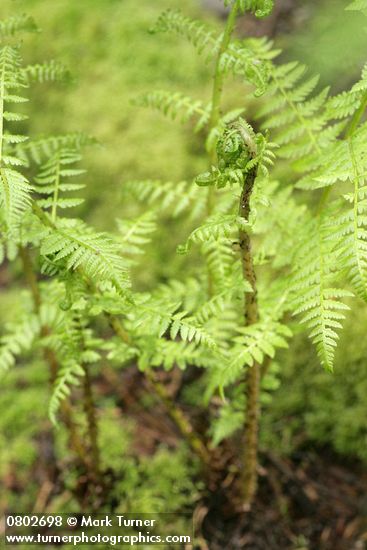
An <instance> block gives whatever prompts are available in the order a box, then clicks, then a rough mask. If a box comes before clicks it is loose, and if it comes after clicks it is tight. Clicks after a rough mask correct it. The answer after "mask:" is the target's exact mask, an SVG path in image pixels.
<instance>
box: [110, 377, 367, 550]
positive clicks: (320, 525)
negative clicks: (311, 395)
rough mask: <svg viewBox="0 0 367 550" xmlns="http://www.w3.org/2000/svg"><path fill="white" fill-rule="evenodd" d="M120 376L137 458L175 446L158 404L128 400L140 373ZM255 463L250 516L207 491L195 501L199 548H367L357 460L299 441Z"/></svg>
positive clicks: (366, 501)
mask: <svg viewBox="0 0 367 550" xmlns="http://www.w3.org/2000/svg"><path fill="white" fill-rule="evenodd" d="M123 378H124V381H123V383H122V384H121V385H120V384H119V385H118V387H119V388H120V389H121V391H122V393H123V395H121V398H122V400H121V402H120V406H121V407H122V408H123V409H124V414H125V415H126V414H127V415H130V414H131V416H132V417H133V418H134V421H135V422H136V425H137V437H136V449H135V450H136V451H137V452H138V454H149V453H152V452H154V450H155V448H156V447H157V445H159V444H161V443H164V444H166V445H168V446H171V447H175V446H176V445H177V444H178V443H179V440H180V436H179V434H178V432H177V430H176V428H175V426H174V425H173V423H171V421H170V420H169V418H168V416H167V413H166V411H165V409H164V407H163V406H157V407H154V408H153V409H150V410H149V411H148V410H144V408H143V407H140V406H139V403H138V402H137V401H136V400H135V399H133V400H131V396H133V395H134V396H136V395H137V394H136V393H135V390H136V389H137V386H139V388H140V391H141V390H142V389H143V387H144V383H142V382H143V381H142V379H141V375H139V373H136V371H135V374H132V376H130V377H129V373H128V372H126V371H125V374H124V375H123ZM134 386H135V388H134V389H133V387H134ZM114 388H115V389H116V386H115V384H114ZM106 389H107V388H106ZM107 391H108V390H107ZM143 391H144V390H143ZM138 393H139V390H138ZM174 393H175V392H174ZM187 412H189V411H187ZM260 462H261V468H260V471H259V491H258V496H257V499H256V502H255V504H254V506H253V509H252V511H251V512H250V513H242V514H231V513H227V512H228V511H227V510H225V509H223V507H222V504H218V498H217V497H216V495H213V494H210V493H209V494H207V495H205V496H204V497H203V500H202V501H200V502H199V503H198V504H197V508H196V510H195V512H194V518H196V519H195V523H196V531H197V533H198V534H199V538H200V539H201V542H200V543H199V546H197V548H198V550H199V549H200V550H223V549H226V550H240V549H246V550H365V549H366V548H367V471H366V468H365V467H363V465H361V464H360V463H359V462H358V461H357V460H355V461H354V460H353V459H351V458H349V459H348V460H346V459H344V458H342V457H339V456H337V455H336V454H335V453H334V452H333V451H331V450H330V449H315V447H314V446H313V445H312V444H311V443H309V442H308V443H307V442H306V443H304V444H303V446H302V448H301V449H298V450H297V451H296V452H294V454H293V455H292V456H288V457H284V456H279V455H277V454H276V453H275V452H273V451H270V450H263V451H262V453H261V458H260ZM219 501H220V499H219Z"/></svg>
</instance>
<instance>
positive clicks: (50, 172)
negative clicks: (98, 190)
mask: <svg viewBox="0 0 367 550" xmlns="http://www.w3.org/2000/svg"><path fill="white" fill-rule="evenodd" d="M80 160H81V156H80V155H79V154H78V153H77V152H76V151H74V150H67V149H61V150H60V151H58V152H56V153H55V154H53V155H52V156H51V158H50V159H49V160H48V161H47V162H46V163H45V164H44V165H43V166H42V168H41V171H40V173H39V174H38V176H37V177H36V179H35V182H36V184H37V185H35V187H34V189H35V191H36V192H37V193H39V194H40V195H42V196H46V197H47V198H45V199H39V200H38V201H37V202H38V204H39V205H40V206H41V207H42V208H44V209H45V210H48V209H50V213H51V220H52V222H53V223H55V221H56V217H57V209H58V208H61V209H65V208H72V207H74V206H78V205H79V204H81V203H82V202H83V199H81V198H65V197H63V196H61V195H62V193H65V192H75V191H79V190H80V189H83V188H84V187H85V186H84V184H80V183H71V182H70V178H73V177H76V176H80V175H81V174H84V173H85V170H80V169H76V168H73V167H72V165H73V164H75V163H76V162H79V161H80Z"/></svg>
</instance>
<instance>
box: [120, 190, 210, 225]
mask: <svg viewBox="0 0 367 550" xmlns="http://www.w3.org/2000/svg"><path fill="white" fill-rule="evenodd" d="M122 192H123V195H129V196H132V197H134V199H135V200H137V201H139V202H141V203H143V204H145V205H149V206H154V208H155V209H157V210H158V211H163V212H164V213H167V214H168V213H169V214H170V215H171V216H172V217H173V218H175V217H177V216H179V215H180V214H182V213H183V212H185V211H187V210H189V211H190V218H191V219H194V218H197V217H199V216H200V215H201V214H202V212H203V210H204V208H205V197H204V196H203V193H202V192H201V190H200V189H199V188H198V186H197V185H195V184H194V183H191V182H190V183H189V182H186V181H180V182H161V181H159V180H146V181H128V182H124V184H123V188H122Z"/></svg>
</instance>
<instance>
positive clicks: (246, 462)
mask: <svg viewBox="0 0 367 550" xmlns="http://www.w3.org/2000/svg"><path fill="white" fill-rule="evenodd" d="M244 179H245V181H244V185H243V188H242V193H241V197H240V205H239V215H240V216H241V217H242V218H244V219H245V220H246V221H248V220H249V216H250V199H251V193H252V190H253V187H254V184H255V179H256V168H253V169H252V170H250V172H249V173H248V174H244ZM239 242H240V250H241V262H242V272H243V277H244V279H245V280H246V281H247V282H249V283H250V285H251V287H252V292H246V293H245V296H244V318H245V324H246V326H249V325H253V324H255V323H257V322H258V320H259V310H258V301H257V288H256V273H255V269H254V261H253V256H252V251H251V238H250V235H249V233H248V232H247V231H245V230H240V233H239ZM260 381H261V366H260V364H259V363H257V362H254V364H253V365H252V367H248V369H247V372H246V420H245V428H244V439H245V448H244V454H243V474H242V480H243V508H244V510H249V509H250V507H251V504H252V501H253V499H254V496H255V494H256V490H257V455H258V432H259V420H260Z"/></svg>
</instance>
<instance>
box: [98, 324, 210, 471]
mask: <svg viewBox="0 0 367 550" xmlns="http://www.w3.org/2000/svg"><path fill="white" fill-rule="evenodd" d="M107 317H108V320H109V322H110V325H111V327H112V329H113V331H114V332H115V334H116V335H117V336H119V337H120V338H121V340H122V341H123V342H125V343H126V344H131V338H130V335H129V334H128V333H127V332H126V330H125V329H124V327H123V326H122V324H121V323H120V321H119V319H117V317H115V316H114V315H110V314H108V315H107ZM144 374H145V376H146V379H147V380H148V381H149V383H150V385H151V387H152V388H153V390H154V393H155V394H156V395H157V396H158V397H159V399H160V401H161V402H162V403H163V404H164V406H165V407H166V410H167V412H168V414H169V416H170V418H171V420H172V421H173V422H174V423H175V425H176V426H177V428H178V430H179V432H180V433H181V435H182V436H183V438H184V439H185V440H186V441H187V443H188V445H189V447H190V448H191V450H192V451H193V452H194V453H195V454H196V455H197V456H198V457H199V458H200V460H201V462H202V463H203V464H204V465H208V464H209V458H210V456H209V452H208V450H207V448H206V446H205V444H204V442H203V441H202V440H201V438H200V437H199V435H198V434H197V433H196V432H195V430H194V428H193V426H192V424H191V422H190V421H189V419H188V418H187V416H186V415H185V414H184V413H183V412H182V410H181V409H180V408H179V407H177V405H175V404H174V403H173V401H172V399H171V397H170V396H169V395H168V393H167V391H166V388H165V387H164V386H163V385H162V384H160V382H158V381H157V380H156V379H155V377H154V374H153V372H152V370H151V369H149V368H148V369H146V370H145V371H144Z"/></svg>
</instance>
